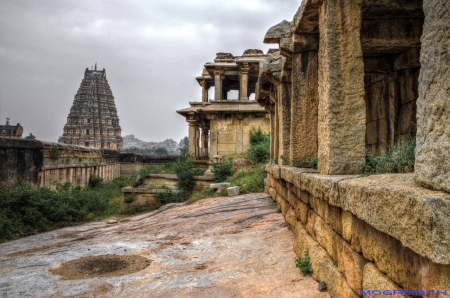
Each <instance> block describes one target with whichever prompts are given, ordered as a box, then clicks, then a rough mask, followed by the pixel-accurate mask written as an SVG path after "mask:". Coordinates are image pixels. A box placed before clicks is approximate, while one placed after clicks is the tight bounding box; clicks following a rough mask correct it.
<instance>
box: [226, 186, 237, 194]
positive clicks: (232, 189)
mask: <svg viewBox="0 0 450 298" xmlns="http://www.w3.org/2000/svg"><path fill="white" fill-rule="evenodd" d="M227 193H228V196H229V197H234V196H238V195H239V186H233V187H228V188H227Z"/></svg>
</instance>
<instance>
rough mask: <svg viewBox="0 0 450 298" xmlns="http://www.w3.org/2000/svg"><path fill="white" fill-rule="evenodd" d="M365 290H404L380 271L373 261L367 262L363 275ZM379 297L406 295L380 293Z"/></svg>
mask: <svg viewBox="0 0 450 298" xmlns="http://www.w3.org/2000/svg"><path fill="white" fill-rule="evenodd" d="M363 289H364V290H402V288H401V287H400V286H398V285H397V284H396V283H394V282H393V281H392V280H390V279H389V277H387V276H386V275H384V274H383V273H381V272H380V270H378V268H377V267H376V266H375V265H374V264H373V263H367V264H366V265H365V266H364V276H363ZM378 297H404V296H403V295H392V296H390V295H379V296H378Z"/></svg>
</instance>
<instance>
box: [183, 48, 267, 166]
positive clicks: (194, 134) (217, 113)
mask: <svg viewBox="0 0 450 298" xmlns="http://www.w3.org/2000/svg"><path fill="white" fill-rule="evenodd" d="M267 57H269V55H268V54H264V53H263V52H262V51H261V50H256V49H249V50H246V51H245V52H244V53H243V54H242V56H233V55H232V54H231V53H217V56H216V59H214V62H211V63H206V64H205V66H204V69H203V73H202V75H201V76H198V77H197V78H196V79H197V82H198V83H199V84H200V86H201V87H202V101H201V102H190V107H189V108H186V109H183V110H179V111H177V113H179V114H181V115H182V116H184V117H186V121H187V122H188V123H189V152H190V153H191V154H192V155H193V156H195V159H196V162H197V163H201V162H203V163H207V162H209V163H211V161H212V159H213V156H224V155H227V154H233V153H242V152H245V151H247V150H248V148H249V147H250V143H249V132H250V130H251V129H252V128H258V127H259V128H261V129H262V130H263V131H265V132H268V131H269V119H268V118H267V112H266V111H265V110H264V108H262V107H261V106H260V105H259V104H258V103H257V102H256V101H255V100H250V99H249V95H250V94H251V93H255V91H256V82H257V80H258V75H259V63H260V61H262V60H263V59H266V58H267ZM210 87H214V90H215V91H214V99H209V98H208V89H209V88H210ZM230 90H237V91H238V92H239V93H238V94H239V95H238V98H233V99H230V98H228V92H229V91H230ZM200 129H201V133H200Z"/></svg>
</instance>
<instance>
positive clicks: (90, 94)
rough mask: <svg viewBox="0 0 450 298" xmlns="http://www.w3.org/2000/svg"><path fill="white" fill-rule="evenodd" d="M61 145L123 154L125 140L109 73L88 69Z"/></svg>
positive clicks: (76, 97) (74, 102)
mask: <svg viewBox="0 0 450 298" xmlns="http://www.w3.org/2000/svg"><path fill="white" fill-rule="evenodd" d="M58 142H59V143H64V144H73V145H78V146H85V147H96V148H105V149H114V150H122V149H123V140H122V136H121V129H120V125H119V117H118V116H117V110H116V105H115V103H114V97H113V95H112V92H111V88H110V87H109V84H108V81H107V80H106V71H105V69H103V70H97V63H95V69H91V70H89V69H88V68H86V70H85V72H84V78H83V80H82V81H81V85H80V88H79V89H78V92H77V94H76V95H75V99H74V101H73V105H72V108H71V109H70V113H69V116H68V117H67V124H66V125H65V126H64V132H63V135H62V136H61V137H59V139H58Z"/></svg>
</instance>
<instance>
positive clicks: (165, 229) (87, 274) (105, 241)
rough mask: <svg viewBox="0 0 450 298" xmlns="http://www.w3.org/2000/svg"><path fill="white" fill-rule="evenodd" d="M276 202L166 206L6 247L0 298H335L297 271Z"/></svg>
mask: <svg viewBox="0 0 450 298" xmlns="http://www.w3.org/2000/svg"><path fill="white" fill-rule="evenodd" d="M270 202H271V200H270V199H269V197H268V196H267V195H266V194H248V195H240V196H235V197H219V198H211V199H206V200H202V201H199V202H197V203H196V204H193V205H184V204H170V205H166V206H164V207H162V208H160V209H159V210H156V211H153V212H150V213H146V214H143V215H139V216H135V217H131V218H129V220H128V219H127V220H122V221H119V222H118V223H115V224H107V223H106V221H105V222H96V223H89V224H84V225H81V226H75V227H70V228H64V229H60V230H56V231H52V232H48V233H44V234H39V235H35V236H30V237H27V238H23V239H19V240H15V241H11V242H7V243H4V244H1V245H0V294H4V293H5V294H6V296H5V297H252V298H253V297H307V298H310V297H311V298H315V297H320V298H322V297H329V294H328V293H321V292H319V291H318V283H317V282H316V281H314V280H313V279H311V278H310V277H303V276H302V275H301V274H300V272H299V270H298V269H297V268H295V262H294V258H295V255H294V252H293V250H292V243H293V237H292V233H291V232H290V231H289V230H288V229H287V227H286V225H285V223H284V219H283V216H282V215H281V214H280V213H276V212H275V205H273V204H271V203H270ZM105 260H107V261H108V262H111V263H106V264H107V265H105V263H103V262H104V261H105ZM87 261H89V262H88V263H87ZM66 262H67V263H66ZM99 264H100V265H99ZM101 264H103V265H101ZM83 270H85V271H83ZM86 270H88V271H86Z"/></svg>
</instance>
